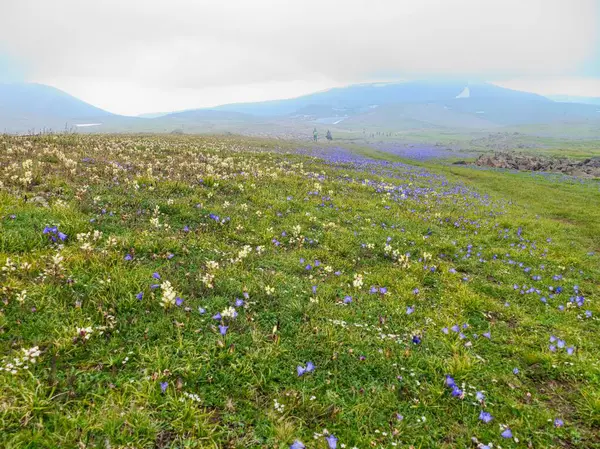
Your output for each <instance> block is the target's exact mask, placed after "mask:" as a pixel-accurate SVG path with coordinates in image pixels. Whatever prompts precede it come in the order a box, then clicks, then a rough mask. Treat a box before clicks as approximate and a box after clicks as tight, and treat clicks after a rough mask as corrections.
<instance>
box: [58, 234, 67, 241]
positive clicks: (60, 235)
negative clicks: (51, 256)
mask: <svg viewBox="0 0 600 449" xmlns="http://www.w3.org/2000/svg"><path fill="white" fill-rule="evenodd" d="M58 238H59V239H61V240H62V241H63V242H64V241H65V240H67V234H64V233H62V232H59V233H58Z"/></svg>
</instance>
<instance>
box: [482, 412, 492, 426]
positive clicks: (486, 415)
mask: <svg viewBox="0 0 600 449" xmlns="http://www.w3.org/2000/svg"><path fill="white" fill-rule="evenodd" d="M479 419H480V420H481V421H483V422H484V423H486V424H487V423H489V422H490V421H491V420H492V419H494V418H493V417H492V415H491V414H490V413H488V412H485V411H483V410H482V411H481V413H479Z"/></svg>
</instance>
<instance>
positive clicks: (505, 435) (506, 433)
mask: <svg viewBox="0 0 600 449" xmlns="http://www.w3.org/2000/svg"><path fill="white" fill-rule="evenodd" d="M500 435H502V438H512V436H513V433H512V430H510V429H509V428H508V427H507V428H506V429H504V432H502V433H501V434H500Z"/></svg>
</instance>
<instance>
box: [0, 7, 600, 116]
mask: <svg viewBox="0 0 600 449" xmlns="http://www.w3.org/2000/svg"><path fill="white" fill-rule="evenodd" d="M599 16H600V15H599V14H598V7H597V2H596V1H595V0H577V1H576V2H574V1H568V0H527V1H523V0H454V1H451V0H368V1H367V0H345V1H334V0H304V1H300V0H298V1H290V0H254V1H251V0H228V1H216V0H215V1H206V0H171V1H169V2H164V1H159V0H102V1H96V2H88V1H82V0H55V1H47V0H3V6H2V16H1V17H0V50H2V49H4V50H5V51H7V52H9V53H10V54H12V55H16V56H18V57H20V58H21V59H22V60H23V61H24V63H25V64H26V65H27V66H28V67H30V68H31V72H30V75H29V78H30V79H31V80H34V81H38V82H44V83H49V84H53V85H55V86H57V87H61V88H64V89H65V90H67V91H69V92H70V93H73V94H75V95H79V96H81V97H82V98H84V99H86V100H88V101H90V102H92V103H96V104H98V105H101V106H103V107H107V108H108V109H110V110H115V111H120V112H124V111H141V110H147V108H149V109H151V110H155V109H159V110H161V109H167V110H169V109H180V108H181V107H192V106H193V105H189V106H188V103H189V102H190V101H189V100H190V99H194V101H199V102H201V104H197V105H198V106H200V105H205V104H214V103H223V102H227V101H234V100H236V101H237V100H241V101H245V100H246V101H247V100H249V99H254V96H255V94H256V93H260V94H261V95H264V98H272V97H279V96H293V95H295V94H298V93H303V92H304V90H305V89H306V88H308V87H309V86H310V87H313V86H314V88H321V87H325V86H324V85H323V83H324V82H328V83H329V84H330V85H340V84H347V83H350V82H357V81H367V80H373V79H375V78H378V77H379V76H380V75H381V74H382V73H385V74H387V76H386V78H390V77H397V78H400V77H403V78H407V77H420V76H431V75H442V74H443V75H457V76H460V75H470V76H479V77H487V78H495V79H497V78H500V77H502V78H509V77H519V76H523V75H527V76H538V77H539V76H547V75H557V76H558V75H564V74H568V73H572V72H573V71H574V70H575V68H576V67H578V66H580V65H581V64H582V63H583V62H584V61H585V60H586V59H588V58H590V57H592V56H594V51H595V50H596V49H595V48H594V42H595V41H596V39H595V36H596V33H597V26H598V24H597V23H596V20H597V17H599ZM298 80H302V81H301V82H299V81H298ZM111 86H112V87H111ZM232 92H237V93H238V94H239V95H240V96H241V98H238V97H236V98H232V95H230V93H232ZM148 95H156V99H155V100H154V101H153V102H150V101H149V98H148ZM261 98H263V97H261ZM96 99H98V100H99V101H96Z"/></svg>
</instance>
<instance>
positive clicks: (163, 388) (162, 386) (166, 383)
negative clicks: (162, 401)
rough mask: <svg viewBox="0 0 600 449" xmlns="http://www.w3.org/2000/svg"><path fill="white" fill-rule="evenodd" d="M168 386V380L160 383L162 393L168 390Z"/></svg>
mask: <svg viewBox="0 0 600 449" xmlns="http://www.w3.org/2000/svg"><path fill="white" fill-rule="evenodd" d="M168 386H169V383H168V382H161V383H160V391H161V392H162V393H164V392H165V391H167V387H168Z"/></svg>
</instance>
